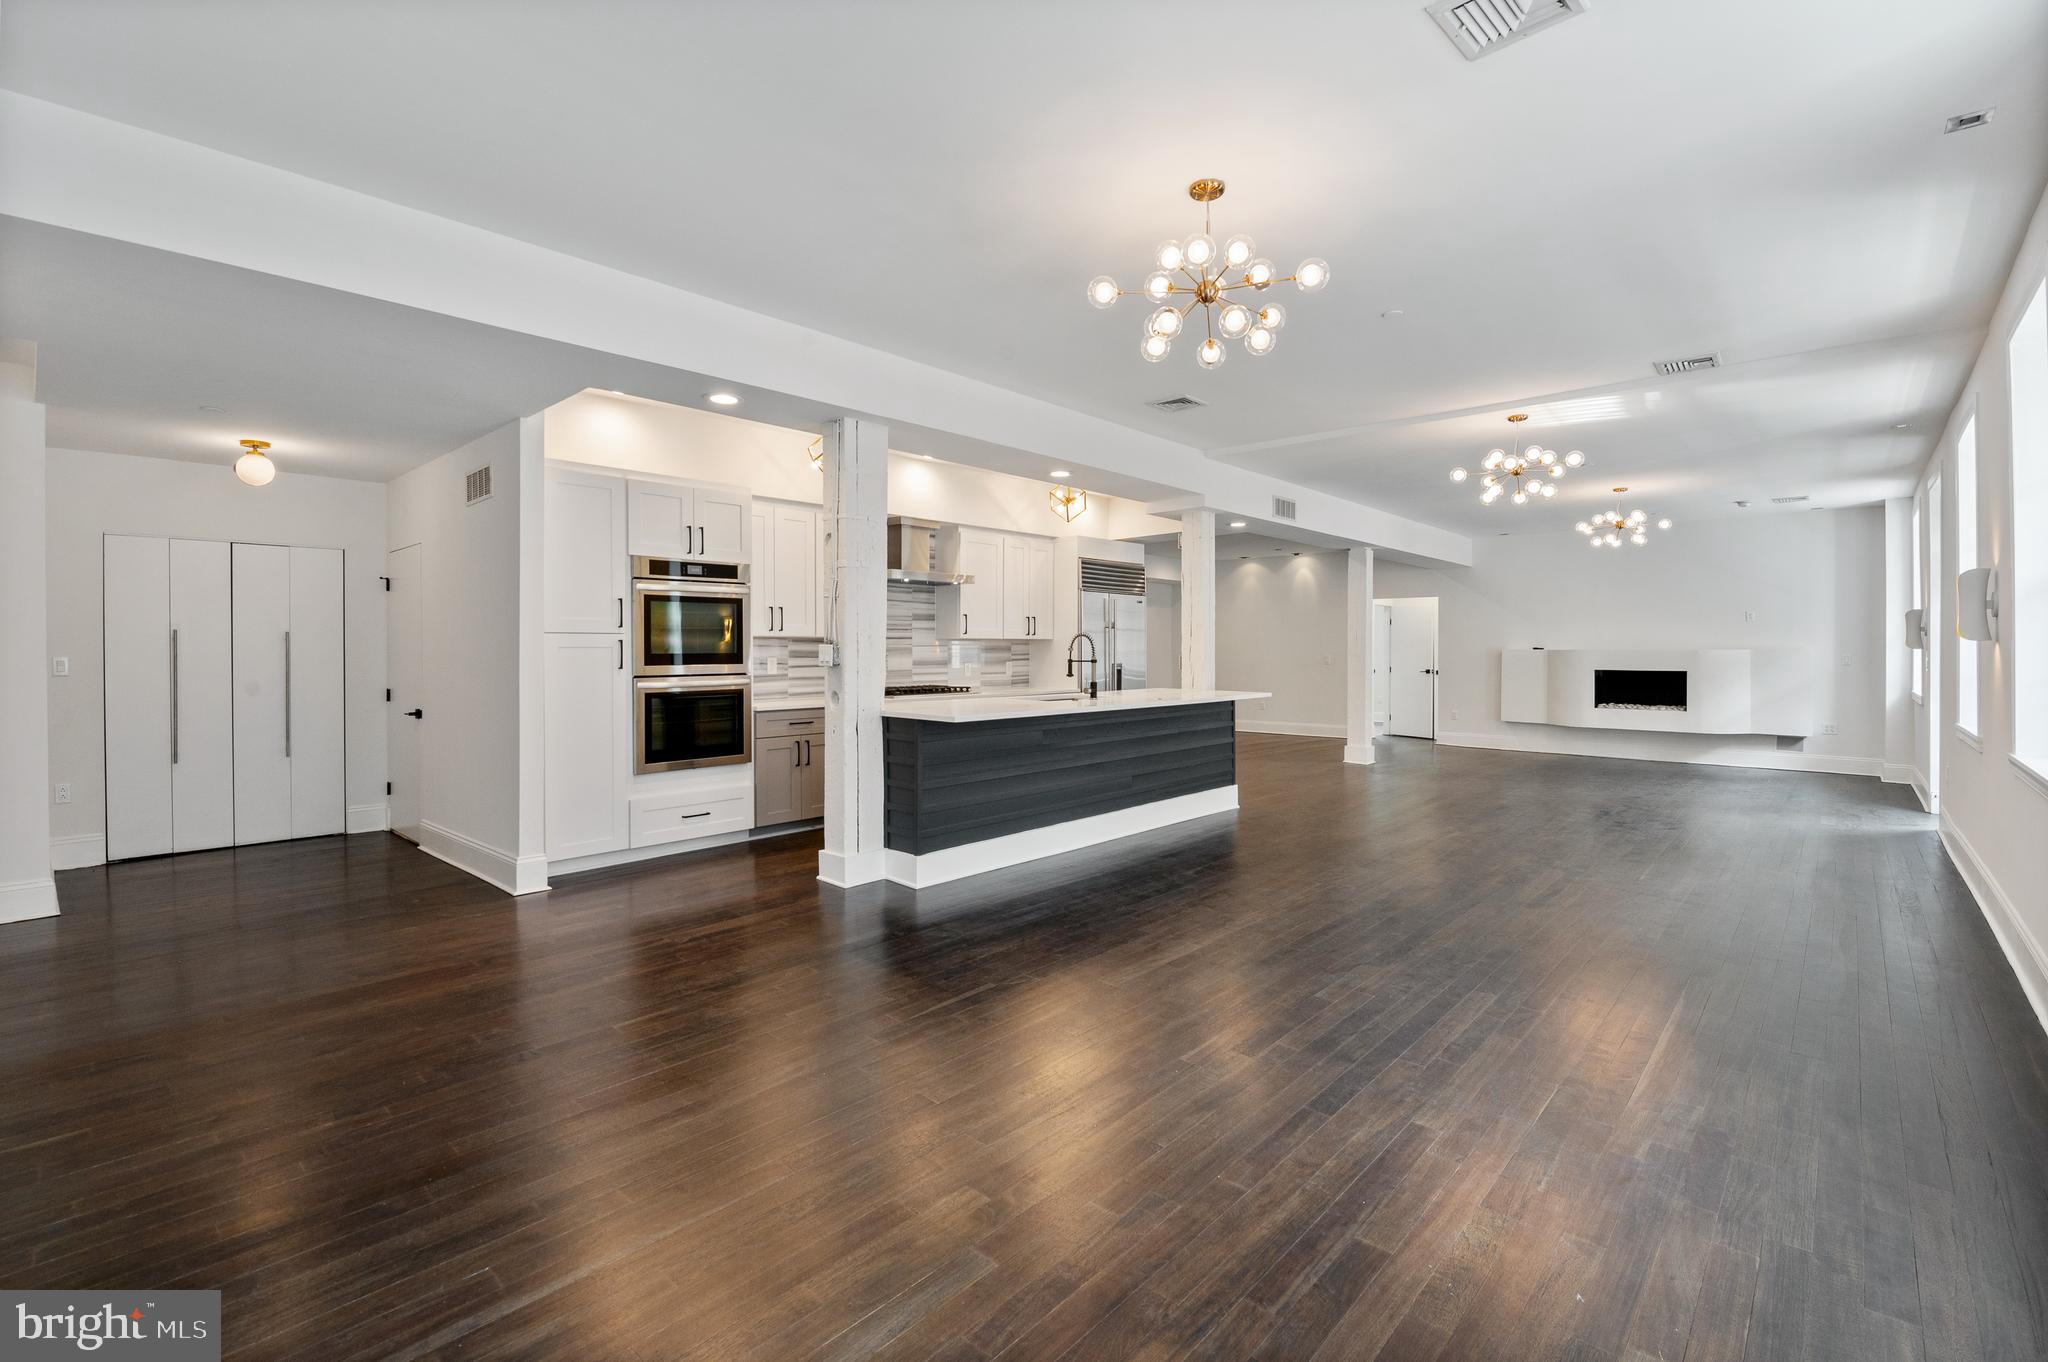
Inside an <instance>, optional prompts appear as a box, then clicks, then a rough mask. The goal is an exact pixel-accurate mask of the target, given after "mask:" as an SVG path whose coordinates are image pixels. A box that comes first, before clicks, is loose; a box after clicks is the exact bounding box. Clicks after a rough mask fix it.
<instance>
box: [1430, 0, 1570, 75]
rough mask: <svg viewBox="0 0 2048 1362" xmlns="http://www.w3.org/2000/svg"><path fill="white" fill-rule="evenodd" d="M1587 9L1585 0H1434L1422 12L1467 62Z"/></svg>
mask: <svg viewBox="0 0 2048 1362" xmlns="http://www.w3.org/2000/svg"><path fill="white" fill-rule="evenodd" d="M1585 12H1586V0H1436V3H1434V4H1432V5H1429V6H1427V7H1426V8H1425V10H1424V13H1426V14H1428V15H1429V17H1430V18H1432V19H1434V20H1436V24H1437V27H1438V28H1440V29H1442V30H1443V31H1444V34H1445V36H1447V37H1448V38H1450V40H1451V44H1452V46H1454V47H1456V48H1457V49H1458V51H1460V52H1462V53H1464V54H1465V60H1466V61H1478V60H1479V59H1480V58H1481V57H1483V56H1485V55H1487V54H1488V53H1489V52H1495V51H1498V50H1499V49H1501V48H1503V47H1506V46H1507V45H1508V44H1509V43H1511V42H1514V41H1516V40H1517V39H1520V38H1526V37H1528V36H1529V35H1530V34H1531V33H1540V32H1542V31H1543V30H1544V29H1546V28H1549V27H1550V26H1551V25H1552V24H1560V23H1563V22H1564V21H1565V20H1566V19H1569V18H1571V17H1572V16H1573V15H1575V14H1584V13H1585Z"/></svg>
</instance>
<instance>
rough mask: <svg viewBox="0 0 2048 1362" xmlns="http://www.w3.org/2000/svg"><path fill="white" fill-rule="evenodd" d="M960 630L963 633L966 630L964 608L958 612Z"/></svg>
mask: <svg viewBox="0 0 2048 1362" xmlns="http://www.w3.org/2000/svg"><path fill="white" fill-rule="evenodd" d="M960 632H961V633H963V634H964V633H966V632H967V612H966V611H965V610H962V611H961V612H960Z"/></svg>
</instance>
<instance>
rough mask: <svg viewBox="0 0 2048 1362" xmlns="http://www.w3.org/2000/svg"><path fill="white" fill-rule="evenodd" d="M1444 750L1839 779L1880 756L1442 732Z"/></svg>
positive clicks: (1860, 772)
mask: <svg viewBox="0 0 2048 1362" xmlns="http://www.w3.org/2000/svg"><path fill="white" fill-rule="evenodd" d="M1436 740H1437V742H1438V743H1439V744H1441V745H1443V746H1445V747H1486V748H1492V749H1494V750H1497V751H1502V752H1544V753H1548V754H1550V755H1552V756H1559V757H1611V758H1614V759H1615V760H1618V761H1670V762H1678V763H1680V764H1682V765H1686V766H1741V767H1748V768H1751V769H1755V770H1760V771H1819V772H1824V773H1828V774H1832V775H1839V776H1875V775H1879V774H1881V773H1882V771H1883V769H1884V761H1883V759H1882V758H1880V757H1831V756H1824V755H1821V754H1819V753H1814V752H1782V751H1778V750H1775V749H1773V750H1769V751H1756V752H1741V751H1721V750H1716V751H1710V752H1703V753H1699V754H1696V755H1686V754H1684V753H1681V752H1609V751H1602V750H1600V749H1598V748H1595V747H1591V746H1587V745H1583V744H1574V743H1572V742H1571V741H1570V740H1569V739H1565V738H1539V737H1536V736H1534V735H1529V736H1524V735H1522V734H1519V733H1514V734H1509V733H1444V732H1439V733H1438V734H1437V735H1436Z"/></svg>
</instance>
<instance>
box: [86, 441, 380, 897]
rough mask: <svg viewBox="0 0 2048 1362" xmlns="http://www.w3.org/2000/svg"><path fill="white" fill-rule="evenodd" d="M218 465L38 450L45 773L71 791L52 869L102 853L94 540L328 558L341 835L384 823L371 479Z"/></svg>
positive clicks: (375, 500)
mask: <svg viewBox="0 0 2048 1362" xmlns="http://www.w3.org/2000/svg"><path fill="white" fill-rule="evenodd" d="M232 463H233V461H232V459H231V458H229V457H228V456H225V455H224V456H223V457H222V459H221V462H220V464H219V465H218V466H212V465H208V464H195V463H185V462H182V461H180V460H176V459H148V458H136V457H133V456H130V455H125V454H101V453H96V452H93V451H90V450H82V449H53V450H51V451H50V452H49V462H48V467H49V511H48V520H47V524H48V534H49V558H48V561H49V611H50V622H49V646H48V652H49V654H50V656H53V657H68V658H69V659H70V663H71V674H70V675H69V676H65V677H53V678H51V679H50V682H49V691H50V697H49V710H48V712H49V716H50V760H49V765H48V770H49V779H50V781H51V783H52V784H56V783H58V782H66V783H68V784H70V786H71V803H69V804H65V805H58V806H56V807H55V808H54V809H52V810H51V813H52V819H51V829H50V831H51V836H52V838H53V839H54V841H53V845H54V850H55V854H56V860H57V864H58V866H59V868H65V867H72V866H80V865H95V864H98V863H99V862H100V861H102V860H104V859H105V858H106V840H105V839H106V819H107V803H106V788H105V770H104V753H103V746H104V742H103V739H104V735H105V728H104V723H105V716H104V714H103V712H102V679H103V677H104V674H105V673H104V664H103V660H102V657H101V630H100V616H101V609H102V596H101V582H100V577H101V561H102V560H101V538H102V536H104V535H108V534H139V535H167V536H169V537H171V538H176V539H214V540H242V541H244V542H253V543H263V544H300V545H306V546H309V547H317V548H338V549H340V550H342V552H343V555H344V562H345V568H346V573H347V576H346V580H345V584H344V590H345V592H346V597H347V615H346V623H345V626H344V627H345V628H346V631H347V638H346V649H347V662H346V675H345V677H344V699H343V703H344V710H343V723H344V724H345V725H346V737H347V741H346V746H345V748H344V753H343V757H344V761H345V763H346V767H347V799H348V805H349V828H350V830H351V831H365V830H369V829H372V828H379V827H382V826H384V689H383V687H384V590H383V583H381V582H380V581H378V576H379V574H381V573H382V572H383V571H384V485H383V484H382V483H375V482H354V481H348V480H344V479H341V478H318V477H311V476H308V475H306V474H300V473H279V474H278V475H277V478H276V480H275V481H273V482H272V483H271V484H270V485H269V486H268V487H248V486H244V485H243V484H242V483H240V482H238V481H237V480H236V479H235V475H234V471H233V467H232ZM117 661H118V659H117Z"/></svg>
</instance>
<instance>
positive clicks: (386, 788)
mask: <svg viewBox="0 0 2048 1362" xmlns="http://www.w3.org/2000/svg"><path fill="white" fill-rule="evenodd" d="M384 793H385V794H390V793H391V782H390V781H388V780H387V781H385V782H384Z"/></svg>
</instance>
